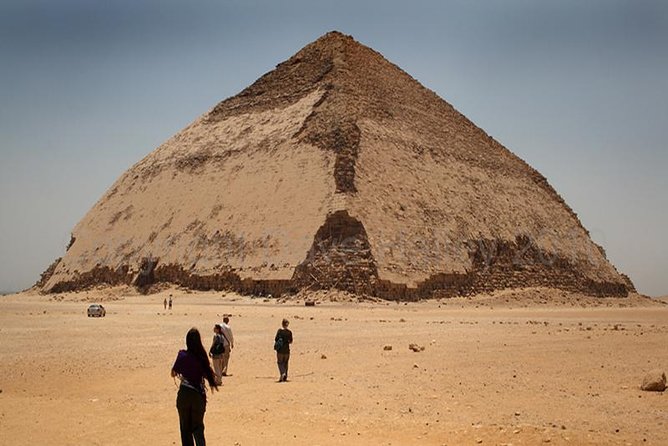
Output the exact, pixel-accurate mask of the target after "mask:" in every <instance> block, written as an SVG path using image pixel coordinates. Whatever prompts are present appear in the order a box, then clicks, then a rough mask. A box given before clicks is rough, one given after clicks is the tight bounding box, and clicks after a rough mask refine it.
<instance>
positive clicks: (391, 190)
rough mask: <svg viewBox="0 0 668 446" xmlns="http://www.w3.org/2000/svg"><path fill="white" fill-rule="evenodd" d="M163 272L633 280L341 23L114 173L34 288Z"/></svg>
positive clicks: (521, 166) (259, 289)
mask: <svg viewBox="0 0 668 446" xmlns="http://www.w3.org/2000/svg"><path fill="white" fill-rule="evenodd" d="M160 282H167V283H173V284H178V285H182V286H185V287H190V288H194V289H232V290H237V291H241V292H250V293H256V294H269V293H271V294H273V295H278V294H281V293H283V292H289V291H295V290H299V289H305V288H306V289H322V288H332V287H334V288H339V289H344V290H349V291H353V292H357V293H367V294H372V295H377V296H380V297H385V298H389V299H414V298H421V297H429V296H433V295H440V296H450V295H459V294H471V293H476V292H481V291H490V290H494V289H501V288H511V287H525V286H551V287H557V288H561V289H566V290H574V291H579V292H585V293H588V294H595V295H615V296H623V295H626V294H627V292H628V291H629V290H632V288H633V285H632V284H631V282H630V281H629V280H628V278H626V276H624V275H621V274H619V273H618V272H617V271H616V269H615V268H614V267H613V266H612V265H611V264H610V263H609V262H608V260H607V259H606V257H605V253H604V251H603V250H602V248H600V247H599V246H597V245H596V244H595V243H594V242H592V240H591V239H590V237H589V234H588V232H587V230H585V228H583V226H582V224H581V223H580V221H579V220H578V218H577V216H576V215H575V214H574V213H573V211H572V210H571V209H570V208H569V207H568V206H567V205H566V204H565V203H564V201H563V200H562V198H561V197H560V196H559V195H558V194H557V193H556V192H555V191H554V189H553V188H552V187H551V186H550V185H549V184H548V182H547V181H546V179H545V178H544V177H543V176H542V175H540V174H539V173H538V172H537V171H535V170H534V169H532V168H531V167H530V166H528V165H527V164H526V163H525V162H524V161H522V160H521V159H519V158H518V157H516V156H515V155H513V154H512V153H511V152H510V151H508V150H507V149H506V148H504V147H503V146H502V145H501V144H499V143H498V142H496V141H495V140H494V139H492V138H491V137H490V136H488V135H487V134H486V133H485V132H484V131H482V130H481V129H480V128H478V127H476V126H475V125H474V124H473V123H472V122H471V121H469V120H468V119H466V117H464V116H463V115H461V114H460V113H459V112H457V110H455V109H454V108H453V107H452V106H451V105H450V104H448V103H447V102H445V101H444V100H442V99H441V98H439V97H438V96H437V95H436V94H434V93H433V92H432V91H430V90H428V89H426V88H425V87H423V86H422V85H420V84H419V83H418V82H417V81H416V80H414V79H413V78H412V77H410V76H409V75H408V74H406V73H405V72H403V71H402V70H401V69H400V68H398V67H397V66H395V65H393V64H392V63H390V62H389V61H387V60H386V59H385V58H383V56H381V55H380V54H378V53H376V52H375V51H373V50H372V49H370V48H367V47H365V46H363V45H361V44H359V43H358V42H356V41H355V40H353V39H352V38H351V37H349V36H345V35H343V34H341V33H338V32H331V33H328V34H326V35H324V36H323V37H321V38H320V39H318V40H316V41H315V42H313V43H311V44H309V45H307V46H306V47H304V48H303V49H302V50H301V51H299V52H298V53H297V54H295V55H294V56H292V57H291V58H290V59H288V60H287V61H285V62H283V63H281V64H279V65H278V66H277V67H276V69H275V70H273V71H271V72H269V73H267V74H265V75H264V76H262V77H261V78H260V79H259V80H257V81H256V82H255V83H254V84H253V85H251V86H250V87H248V88H246V89H245V90H243V91H242V92H241V93H239V94H238V95H237V96H234V97H232V98H229V99H227V100H225V101H223V102H221V103H220V104H218V105H216V106H215V107H214V108H213V109H212V110H211V111H209V112H207V113H206V114H204V115H203V116H201V117H200V118H198V119H197V120H196V121H195V122H194V123H192V124H191V125H189V126H188V127H186V128H185V129H184V130H182V131H181V132H180V133H178V134H177V135H175V136H173V137H172V138H171V139H169V140H168V141H167V142H165V143H164V144H163V145H161V146H160V147H158V148H157V149H156V150H155V151H153V152H152V153H150V154H149V155H148V156H147V157H145V158H144V159H143V160H141V161H140V162H139V163H137V164H136V165H134V166H133V167H132V168H131V169H129V170H128V171H127V172H125V173H124V174H123V175H122V176H121V177H120V178H119V179H118V180H117V181H116V183H115V184H114V185H113V186H112V187H111V188H110V189H109V190H108V191H107V192H106V193H105V195H104V196H103V197H102V198H101V199H100V201H99V202H97V204H95V206H94V207H93V208H92V209H91V210H90V211H89V212H88V214H87V215H86V216H85V217H84V218H83V220H81V222H80V223H79V224H78V225H77V226H76V227H75V228H74V230H73V233H72V239H71V243H70V245H69V246H68V248H67V252H66V254H65V255H64V256H63V257H62V259H59V260H58V261H57V262H56V263H54V265H52V267H50V268H49V270H47V272H45V273H44V274H43V276H42V280H41V281H40V285H41V286H42V288H43V289H44V290H45V291H52V292H56V291H64V290H75V289H81V288H85V287H89V286H94V285H98V284H111V285H116V284H134V285H136V286H138V287H141V288H150V286H151V285H152V284H154V283H160Z"/></svg>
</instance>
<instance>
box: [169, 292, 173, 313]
mask: <svg viewBox="0 0 668 446" xmlns="http://www.w3.org/2000/svg"><path fill="white" fill-rule="evenodd" d="M169 309H170V310H171V309H172V295H171V294H170V295H169Z"/></svg>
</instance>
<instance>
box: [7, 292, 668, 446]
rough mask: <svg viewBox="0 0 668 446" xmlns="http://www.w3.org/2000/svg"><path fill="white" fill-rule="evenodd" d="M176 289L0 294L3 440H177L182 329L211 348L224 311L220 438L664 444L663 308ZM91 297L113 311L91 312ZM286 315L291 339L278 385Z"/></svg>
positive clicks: (216, 397) (213, 409) (222, 441)
mask: <svg viewBox="0 0 668 446" xmlns="http://www.w3.org/2000/svg"><path fill="white" fill-rule="evenodd" d="M165 293H166V292H165ZM165 293H162V294H157V295H152V296H148V297H142V296H122V293H119V292H116V293H115V294H114V293H112V294H110V293H108V292H101V291H96V292H92V293H88V294H79V295H69V296H64V297H59V298H56V299H54V298H53V297H49V296H26V295H21V296H5V297H2V298H0V358H2V360H1V361H0V390H1V393H0V444H2V445H34V444H48V445H75V444H76V445H131V444H132V445H134V444H151V445H153V444H155V445H164V444H179V434H178V418H177V413H176V409H175V407H174V403H175V396H176V390H177V387H176V383H175V382H174V381H173V380H172V379H171V378H170V377H169V370H170V368H171V365H172V362H173V360H174V358H175V355H176V352H177V350H178V349H179V348H182V346H183V342H184V336H185V333H186V331H187V330H188V329H189V328H190V327H191V326H197V327H199V328H200V329H201V330H202V331H203V333H205V339H206V342H207V343H208V342H210V335H211V332H210V330H211V327H212V325H213V324H214V323H215V322H217V321H219V320H220V318H221V316H222V315H223V314H224V313H229V314H231V315H232V322H231V325H232V327H233V328H234V331H235V338H236V344H237V345H236V349H235V350H234V351H233V353H232V359H231V364H230V372H231V373H232V376H230V377H227V378H226V379H225V382H224V386H223V388H222V389H221V391H220V392H219V393H215V394H213V395H211V396H210V399H209V405H208V410H207V414H206V418H205V423H206V436H207V440H208V441H209V444H212V445H262V444H274V445H287V444H291V445H332V444H336V445H339V444H340V445H343V444H345V445H348V444H360V445H406V444H420V445H459V444H494V445H500V444H513V445H536V444H542V443H543V442H545V443H547V442H549V443H550V444H569V445H582V444H654V445H665V444H668V431H667V430H666V427H668V394H667V393H668V392H665V393H663V394H661V393H647V392H641V391H640V390H639V388H638V386H639V384H640V382H641V380H642V377H643V374H644V373H645V372H646V371H647V370H649V369H652V368H655V367H660V368H663V369H664V370H665V369H667V368H668V348H666V340H667V339H668V305H660V304H657V305H656V306H648V307H643V308H617V307H616V305H611V304H609V302H611V301H610V300H606V302H607V303H606V304H604V305H603V306H601V307H598V308H581V307H579V306H576V307H573V306H568V305H561V306H550V305H549V304H548V305H537V304H534V305H532V306H530V307H528V308H518V307H517V306H513V305H509V304H507V303H506V305H505V306H504V305H497V306H495V307H494V308H490V307H492V306H494V305H493V303H492V301H491V300H489V299H488V300H487V301H484V302H483V301H480V302H477V301H468V300H461V299H454V300H447V301H443V302H437V301H431V302H425V303H413V304H407V305H404V304H395V303H391V304H385V303H363V304H353V303H348V302H338V303H322V304H319V305H317V306H316V307H304V306H303V304H302V303H301V302H284V303H277V302H275V301H271V302H265V301H264V300H262V299H250V298H248V297H239V296H236V295H221V294H220V293H199V294H191V295H185V294H183V293H180V292H178V291H174V293H175V300H174V308H173V310H172V311H169V310H168V311H165V310H163V307H162V299H163V297H164V296H165ZM88 300H90V301H93V300H102V301H104V304H105V306H106V307H107V311H108V313H107V317H105V318H87V317H86V315H85V310H86V307H87V305H88V302H87V301H88ZM504 302H505V301H504ZM608 305H611V306H610V307H608ZM283 317H288V318H289V319H290V320H291V329H292V330H293V332H294V336H295V343H294V345H293V354H292V358H291V363H290V367H291V369H290V370H291V373H290V377H291V380H290V382H288V383H281V384H279V383H277V382H276V379H277V370H276V365H275V361H274V355H273V350H272V344H273V335H274V333H275V330H276V329H277V327H278V325H279V323H280V320H281V318H283ZM409 343H417V344H419V345H421V346H424V347H425V349H424V351H421V352H417V353H415V352H413V351H411V350H409V349H408V344H409ZM386 344H389V345H392V347H393V348H392V350H391V351H385V350H384V349H383V347H384V346H385V345H386ZM207 347H208V345H207Z"/></svg>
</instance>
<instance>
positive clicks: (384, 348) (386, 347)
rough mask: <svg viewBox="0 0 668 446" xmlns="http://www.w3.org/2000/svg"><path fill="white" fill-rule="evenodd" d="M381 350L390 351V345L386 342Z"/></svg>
mask: <svg viewBox="0 0 668 446" xmlns="http://www.w3.org/2000/svg"><path fill="white" fill-rule="evenodd" d="M383 350H385V351H390V350H392V346H391V345H389V344H388V345H386V346H385V347H383Z"/></svg>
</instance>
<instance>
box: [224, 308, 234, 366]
mask: <svg viewBox="0 0 668 446" xmlns="http://www.w3.org/2000/svg"><path fill="white" fill-rule="evenodd" d="M229 323H230V318H229V317H227V316H225V317H223V324H222V328H223V329H222V335H223V342H224V344H225V353H223V376H227V364H228V363H229V362H230V352H231V351H232V349H233V348H234V335H233V334H232V328H231V327H230V325H229Z"/></svg>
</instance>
